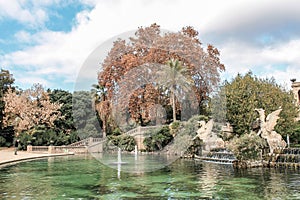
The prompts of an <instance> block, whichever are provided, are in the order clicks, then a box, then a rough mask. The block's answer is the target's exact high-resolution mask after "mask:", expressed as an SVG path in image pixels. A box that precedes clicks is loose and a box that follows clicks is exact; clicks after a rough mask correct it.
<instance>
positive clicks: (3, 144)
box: [0, 136, 6, 147]
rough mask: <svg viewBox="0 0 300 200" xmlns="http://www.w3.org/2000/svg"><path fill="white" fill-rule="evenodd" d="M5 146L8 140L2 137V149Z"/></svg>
mask: <svg viewBox="0 0 300 200" xmlns="http://www.w3.org/2000/svg"><path fill="white" fill-rule="evenodd" d="M5 144H6V139H5V138H4V137H2V136H0V147H3V146H5Z"/></svg>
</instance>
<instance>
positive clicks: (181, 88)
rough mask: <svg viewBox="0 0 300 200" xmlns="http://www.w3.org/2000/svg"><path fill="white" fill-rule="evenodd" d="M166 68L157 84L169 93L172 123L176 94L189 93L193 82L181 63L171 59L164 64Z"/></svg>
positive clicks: (174, 113)
mask: <svg viewBox="0 0 300 200" xmlns="http://www.w3.org/2000/svg"><path fill="white" fill-rule="evenodd" d="M166 66H167V67H163V69H162V71H160V72H159V73H160V76H158V77H159V78H158V79H159V80H158V81H157V82H158V83H159V84H161V85H163V86H164V87H166V88H167V89H169V91H170V99H171V104H172V109H173V122H175V121H176V95H175V94H176V93H177V94H179V93H180V92H189V91H191V85H192V83H193V80H192V79H191V77H189V76H188V75H187V73H188V70H187V68H186V67H183V65H182V63H181V62H180V61H179V60H177V59H171V60H169V61H168V62H167V63H166Z"/></svg>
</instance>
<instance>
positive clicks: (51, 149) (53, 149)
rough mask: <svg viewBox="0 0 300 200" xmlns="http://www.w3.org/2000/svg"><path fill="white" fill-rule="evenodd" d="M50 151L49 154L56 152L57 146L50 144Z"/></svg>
mask: <svg viewBox="0 0 300 200" xmlns="http://www.w3.org/2000/svg"><path fill="white" fill-rule="evenodd" d="M48 153H49V154H52V153H55V146H52V145H50V146H49V147H48Z"/></svg>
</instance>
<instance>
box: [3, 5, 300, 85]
mask: <svg viewBox="0 0 300 200" xmlns="http://www.w3.org/2000/svg"><path fill="white" fill-rule="evenodd" d="M6 2H9V3H6ZM20 2H21V1H16V0H14V1H5V3H4V0H0V13H2V14H0V16H2V17H3V16H4V15H8V16H10V17H12V18H16V19H17V20H20V21H22V20H23V22H25V21H26V22H29V23H42V21H45V20H47V13H46V12H45V11H44V10H43V8H44V7H45V6H49V5H53V4H59V3H62V2H63V1H60V0H57V1H32V2H40V3H32V4H33V7H34V8H35V10H36V11H40V13H39V12H32V13H34V14H31V12H28V9H23V7H22V6H23V5H24V4H22V3H20ZM24 2H28V1H24ZM41 2H43V3H41ZM83 2H84V3H85V4H89V5H95V7H94V9H92V10H91V11H82V12H80V13H78V14H77V16H76V23H75V26H74V27H73V28H72V31H71V32H69V33H64V32H51V31H48V30H46V31H45V30H43V31H42V32H38V33H36V34H34V35H28V34H27V33H26V32H24V31H21V32H19V33H18V34H16V37H17V38H19V39H23V40H25V41H26V40H29V39H30V40H31V41H32V42H33V43H34V44H35V45H34V46H31V47H28V48H26V49H24V50H19V51H16V52H12V53H10V54H6V55H4V56H2V58H1V60H2V61H1V63H0V64H2V66H17V67H18V69H19V68H25V69H26V70H29V69H30V70H32V75H34V76H36V77H39V74H48V75H49V76H55V75H57V74H59V75H60V76H64V77H65V79H66V80H68V81H75V78H76V75H77V73H78V71H79V69H80V67H81V66H82V64H83V63H84V61H85V59H86V58H87V57H88V55H89V54H90V53H91V52H92V51H93V50H94V49H95V48H96V47H97V46H98V45H100V44H101V43H102V42H104V41H106V40H108V39H109V38H111V37H114V36H116V35H119V34H121V33H123V32H126V31H130V30H134V29H136V28H138V27H140V26H148V25H150V24H152V23H154V22H156V23H158V24H159V25H161V28H162V29H167V30H171V31H178V30H180V29H181V28H182V27H183V26H186V25H192V26H194V27H195V28H196V29H197V30H199V32H200V40H201V41H203V39H204V41H203V42H204V43H213V44H215V46H216V47H218V48H219V49H220V50H221V59H222V62H224V64H225V65H226V67H227V72H226V73H227V74H228V75H233V74H236V73H237V72H241V73H245V72H247V71H249V69H255V68H261V69H262V68H264V69H267V67H268V66H269V67H270V66H273V65H274V64H277V63H281V64H282V63H283V64H286V66H289V67H290V68H288V69H286V70H281V71H280V70H279V71H278V72H276V71H274V70H273V74H274V77H275V78H276V77H279V78H280V79H282V77H286V78H285V80H286V79H287V78H288V73H294V74H295V73H296V74H297V68H295V66H297V65H299V63H300V62H299V59H298V56H297V52H300V51H299V50H300V49H299V48H300V47H299V46H300V42H299V41H300V39H298V38H297V37H299V36H298V35H297V34H294V35H293V34H292V33H293V31H295V30H296V31H298V30H297V28H295V27H294V26H291V27H290V29H285V30H283V29H281V28H282V27H284V26H285V25H286V23H287V22H291V23H295V22H298V21H299V22H300V15H298V11H297V8H299V6H300V5H299V4H300V2H298V1H296V0H288V1H279V0H275V1H269V0H267V1H264V2H261V1H259V2H258V1H254V2H253V1H252V0H246V1H242V2H240V1H234V0H232V1H218V0H212V1H199V0H190V1H186V0H174V1H160V0H153V1H146V0H130V1H128V0H127V1H126V0H113V1H103V0H84V1H83ZM69 3H70V2H69ZM2 5H3V6H2ZM216 5H217V6H216ZM279 11H280V12H279ZM16 12H17V13H20V15H19V16H15V14H14V13H16ZM21 16H27V18H26V17H25V18H24V19H23V17H21ZM38 18H41V19H38ZM37 19H38V21H36V20H37ZM24 20H25V21H24ZM277 26H278V27H279V28H280V30H277ZM268 31H269V32H268ZM285 32H286V33H288V35H293V38H288V40H285V41H284V43H281V42H282V41H280V40H278V41H277V40H276V39H277V36H278V35H284V33H285ZM299 32H300V31H299ZM263 34H271V35H272V42H273V43H272V42H271V44H267V45H266V44H259V45H258V44H255V43H253V41H256V40H257V38H259V37H262V35H263ZM95 67H96V68H97V67H98V65H97V66H95ZM253 71H255V70H253ZM266 71H268V70H266ZM275 72H276V73H275ZM280 72H282V73H284V75H280ZM262 74H263V73H262ZM265 74H268V73H265ZM298 74H299V73H298ZM288 79H289V78H288ZM33 80H34V78H33ZM45 84H47V81H45ZM48 84H49V81H48Z"/></svg>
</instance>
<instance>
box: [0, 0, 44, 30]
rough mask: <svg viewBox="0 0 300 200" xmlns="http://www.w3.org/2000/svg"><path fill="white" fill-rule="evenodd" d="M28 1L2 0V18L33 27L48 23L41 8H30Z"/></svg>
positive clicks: (0, 1) (0, 15)
mask: <svg viewBox="0 0 300 200" xmlns="http://www.w3.org/2000/svg"><path fill="white" fill-rule="evenodd" d="M26 3H27V2H26V1H17V0H10V1H6V0H0V18H1V17H2V18H3V17H9V18H11V19H15V20H17V21H19V22H21V23H28V24H29V25H31V26H36V25H41V24H42V23H43V22H44V21H46V20H47V19H48V18H47V14H46V12H45V11H44V10H42V9H40V8H31V9H30V8H28V7H27V6H26Z"/></svg>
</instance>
